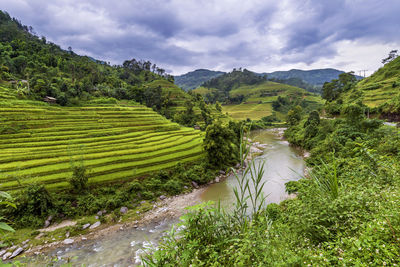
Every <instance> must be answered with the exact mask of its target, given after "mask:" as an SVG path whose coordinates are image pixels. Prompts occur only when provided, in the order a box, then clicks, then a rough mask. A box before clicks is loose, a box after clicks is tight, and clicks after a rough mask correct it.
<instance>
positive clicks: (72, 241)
mask: <svg viewBox="0 0 400 267" xmlns="http://www.w3.org/2000/svg"><path fill="white" fill-rule="evenodd" d="M63 243H64V244H65V245H70V244H72V243H74V240H73V239H72V238H67V239H64V241H63Z"/></svg>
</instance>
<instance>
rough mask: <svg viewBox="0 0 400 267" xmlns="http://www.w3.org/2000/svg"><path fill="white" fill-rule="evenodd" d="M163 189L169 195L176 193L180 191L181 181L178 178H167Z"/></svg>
mask: <svg viewBox="0 0 400 267" xmlns="http://www.w3.org/2000/svg"><path fill="white" fill-rule="evenodd" d="M163 189H164V190H165V191H166V192H167V193H168V194H170V195H176V194H179V193H180V192H181V191H182V183H181V182H180V181H178V180H169V181H168V182H166V183H165V184H164V186H163Z"/></svg>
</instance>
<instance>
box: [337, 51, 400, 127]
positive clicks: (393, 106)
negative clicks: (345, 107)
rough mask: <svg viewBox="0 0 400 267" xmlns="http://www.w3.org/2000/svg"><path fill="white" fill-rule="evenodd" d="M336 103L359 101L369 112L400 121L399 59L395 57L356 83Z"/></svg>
mask: <svg viewBox="0 0 400 267" xmlns="http://www.w3.org/2000/svg"><path fill="white" fill-rule="evenodd" d="M338 101H342V102H343V103H351V102H356V101H361V102H362V103H363V104H364V105H366V106H368V107H369V108H370V111H371V112H373V113H381V114H383V115H384V116H385V117H388V118H391V119H394V120H397V121H400V57H395V58H394V59H393V60H392V61H391V62H389V63H387V64H385V65H384V66H383V67H382V68H380V69H379V70H377V71H376V72H375V73H374V74H372V75H371V76H369V77H368V78H365V79H363V80H362V81H360V82H358V83H357V84H356V85H355V86H354V87H353V88H352V89H351V90H349V91H347V92H345V93H344V94H343V95H342V96H339V97H338Z"/></svg>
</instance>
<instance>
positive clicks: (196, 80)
mask: <svg viewBox="0 0 400 267" xmlns="http://www.w3.org/2000/svg"><path fill="white" fill-rule="evenodd" d="M343 72H344V71H341V70H337V69H333V68H326V69H314V70H299V69H291V70H288V71H274V72H270V73H267V72H264V73H257V74H258V75H267V78H268V79H273V80H282V81H283V80H293V79H301V80H303V81H304V82H306V83H307V84H309V85H311V86H315V87H318V88H321V87H322V85H323V84H324V83H325V82H330V81H331V80H333V79H337V78H338V76H339V74H341V73H343ZM222 74H225V72H222V71H212V70H207V69H198V70H195V71H192V72H188V73H186V74H183V75H179V76H175V77H174V78H175V83H176V85H178V86H179V87H181V88H182V89H184V90H185V91H188V90H192V89H195V88H197V87H199V86H200V85H201V84H203V83H204V82H207V81H209V80H211V79H212V78H215V77H218V76H220V75H222ZM356 77H357V79H362V77H361V76H356ZM283 83H284V82H283ZM289 84H290V83H289ZM291 85H294V84H291ZM296 86H299V85H297V84H296Z"/></svg>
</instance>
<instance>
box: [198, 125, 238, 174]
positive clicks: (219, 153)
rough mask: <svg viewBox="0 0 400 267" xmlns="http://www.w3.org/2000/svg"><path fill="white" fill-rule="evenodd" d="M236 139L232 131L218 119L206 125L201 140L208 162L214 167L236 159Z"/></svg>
mask: <svg viewBox="0 0 400 267" xmlns="http://www.w3.org/2000/svg"><path fill="white" fill-rule="evenodd" d="M237 145H238V139H237V135H236V134H235V132H234V131H232V130H231V129H230V128H229V127H227V126H223V125H222V123H221V122H220V121H216V122H214V123H213V124H211V125H209V126H207V129H206V136H205V138H204V141H203V146H204V150H205V151H206V153H207V158H208V162H209V163H210V164H211V165H212V166H215V167H216V168H224V167H225V166H226V165H228V164H229V163H233V162H235V161H236V160H237V151H238V147H237Z"/></svg>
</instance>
